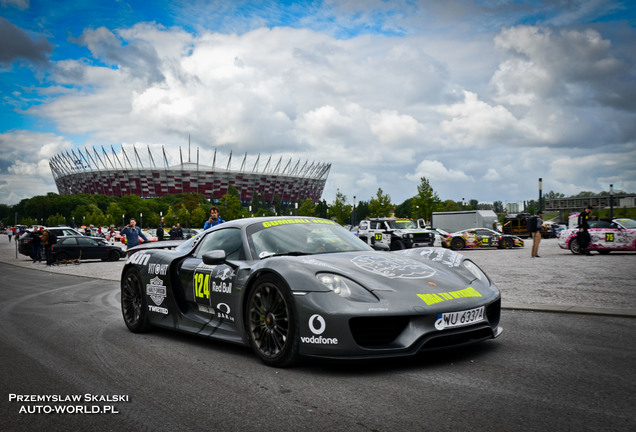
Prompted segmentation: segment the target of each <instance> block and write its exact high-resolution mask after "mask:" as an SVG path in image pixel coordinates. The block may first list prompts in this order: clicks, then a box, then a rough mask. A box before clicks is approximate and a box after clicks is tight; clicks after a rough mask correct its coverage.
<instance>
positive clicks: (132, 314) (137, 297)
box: [121, 268, 150, 333]
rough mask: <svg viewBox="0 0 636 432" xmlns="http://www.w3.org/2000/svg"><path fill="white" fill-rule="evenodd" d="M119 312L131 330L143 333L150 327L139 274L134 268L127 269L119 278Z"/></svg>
mask: <svg viewBox="0 0 636 432" xmlns="http://www.w3.org/2000/svg"><path fill="white" fill-rule="evenodd" d="M121 312H122V315H123V316H124V322H125V323H126V327H128V329H129V330H130V331H131V332H133V333H143V332H146V331H148V330H149V329H150V322H149V321H148V305H147V304H146V296H145V295H144V293H143V288H142V283H141V276H140V275H139V272H138V271H137V270H135V269H134V268H131V269H128V270H127V271H126V273H125V274H124V277H123V278H122V280H121Z"/></svg>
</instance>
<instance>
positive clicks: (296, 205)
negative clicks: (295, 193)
mask: <svg viewBox="0 0 636 432" xmlns="http://www.w3.org/2000/svg"><path fill="white" fill-rule="evenodd" d="M294 208H295V209H296V216H298V201H296V202H295V203H294Z"/></svg>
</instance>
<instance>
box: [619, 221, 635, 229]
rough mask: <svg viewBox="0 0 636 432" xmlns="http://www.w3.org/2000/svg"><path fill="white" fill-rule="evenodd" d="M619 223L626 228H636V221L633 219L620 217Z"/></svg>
mask: <svg viewBox="0 0 636 432" xmlns="http://www.w3.org/2000/svg"><path fill="white" fill-rule="evenodd" d="M618 223H620V224H621V225H622V226H623V227H625V228H628V229H636V221H635V220H633V219H618Z"/></svg>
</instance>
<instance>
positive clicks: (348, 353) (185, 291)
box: [121, 217, 502, 367]
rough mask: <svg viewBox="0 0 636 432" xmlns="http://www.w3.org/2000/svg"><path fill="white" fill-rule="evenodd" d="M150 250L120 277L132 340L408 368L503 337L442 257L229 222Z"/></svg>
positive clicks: (328, 232) (336, 235) (478, 275)
mask: <svg viewBox="0 0 636 432" xmlns="http://www.w3.org/2000/svg"><path fill="white" fill-rule="evenodd" d="M155 244H156V243H155ZM151 247H152V245H150V244H147V245H141V246H139V247H138V248H133V249H132V252H135V253H133V254H132V255H130V256H129V258H128V260H127V262H126V264H125V266H124V268H123V270H122V276H121V308H122V314H123V319H124V322H125V324H126V326H127V327H128V328H129V329H130V330H131V331H132V332H135V333H139V332H145V331H148V330H149V329H150V328H151V327H152V326H156V327H164V328H170V329H176V330H181V331H184V332H188V333H193V334H197V335H201V336H205V337H208V338H212V339H218V340H223V341H229V342H233V343H237V344H242V345H246V346H250V347H251V348H252V350H253V351H254V352H255V353H256V355H257V356H258V357H259V358H260V359H261V360H262V361H263V362H264V363H266V364H268V365H271V366H276V367H285V366H290V365H292V364H293V363H295V362H296V361H297V360H298V359H299V358H302V357H314V358H323V359H364V358H383V357H392V356H408V355H414V354H417V353H418V352H420V351H423V350H432V349H440V348H445V347H454V346H460V345H464V344H468V343H472V342H477V341H482V340H486V339H492V338H495V337H497V336H499V335H500V334H501V332H502V328H501V327H500V325H499V321H500V313H501V296H500V293H499V290H498V289H497V287H496V286H495V284H494V283H493V282H492V281H491V280H490V279H489V278H488V276H486V274H485V273H484V272H483V271H482V270H481V269H479V267H477V265H475V264H474V263H473V262H472V261H470V260H468V259H466V258H465V257H463V256H462V255H460V254H458V253H456V252H453V251H450V250H445V249H441V248H416V249H407V250H403V251H396V252H379V251H374V250H373V249H372V248H371V247H370V246H368V245H367V244H366V243H364V242H363V241H361V240H360V239H358V238H357V237H355V236H352V235H351V233H349V232H348V231H346V230H345V229H344V228H342V227H341V226H339V225H338V224H336V223H334V222H332V221H329V220H325V219H319V218H309V217H307V218H306V217H296V218H293V217H273V218H249V219H239V220H234V221H230V222H225V223H223V224H221V225H217V226H215V227H213V228H210V229H208V230H206V231H204V232H203V233H200V234H199V235H197V236H196V237H194V238H192V239H190V240H187V241H185V242H183V243H181V244H180V245H179V246H178V247H176V248H175V249H172V250H167V249H152V248H151Z"/></svg>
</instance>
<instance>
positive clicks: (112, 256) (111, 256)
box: [108, 251, 119, 261]
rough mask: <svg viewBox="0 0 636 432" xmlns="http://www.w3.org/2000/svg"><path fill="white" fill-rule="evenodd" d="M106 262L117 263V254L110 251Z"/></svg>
mask: <svg viewBox="0 0 636 432" xmlns="http://www.w3.org/2000/svg"><path fill="white" fill-rule="evenodd" d="M108 261H119V252H117V251H111V252H110V253H109V254H108Z"/></svg>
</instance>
